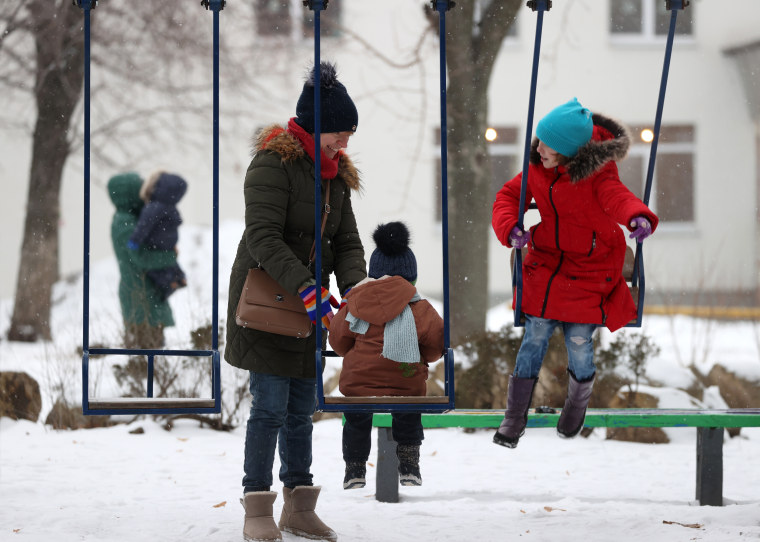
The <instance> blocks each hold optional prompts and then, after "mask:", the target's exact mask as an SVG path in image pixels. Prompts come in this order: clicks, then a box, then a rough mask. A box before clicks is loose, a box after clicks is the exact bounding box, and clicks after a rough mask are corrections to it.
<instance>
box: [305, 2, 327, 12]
mask: <svg viewBox="0 0 760 542" xmlns="http://www.w3.org/2000/svg"><path fill="white" fill-rule="evenodd" d="M317 3H319V4H322V7H321V8H320V9H323V10H325V9H327V4H329V3H330V0H321V1H320V0H303V5H304V7H307V8H309V9H310V10H312V11H314V10H315V6H316V4H317Z"/></svg>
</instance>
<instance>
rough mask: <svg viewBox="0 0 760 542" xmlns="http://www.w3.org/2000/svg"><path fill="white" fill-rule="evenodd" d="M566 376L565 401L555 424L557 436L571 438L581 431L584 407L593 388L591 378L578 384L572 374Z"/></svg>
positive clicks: (584, 417) (584, 416)
mask: <svg viewBox="0 0 760 542" xmlns="http://www.w3.org/2000/svg"><path fill="white" fill-rule="evenodd" d="M568 374H569V375H570V380H569V382H568V383H567V399H565V406H564V407H563V408H562V414H560V415H559V421H558V422H557V434H558V435H559V436H560V437H563V438H573V437H574V436H576V435H577V434H578V433H580V432H581V429H583V421H584V420H585V419H586V407H587V406H588V401H589V399H591V390H592V389H593V387H594V377H593V376H592V377H591V378H590V379H589V380H586V381H584V382H578V381H577V380H576V379H575V377H574V376H573V373H568Z"/></svg>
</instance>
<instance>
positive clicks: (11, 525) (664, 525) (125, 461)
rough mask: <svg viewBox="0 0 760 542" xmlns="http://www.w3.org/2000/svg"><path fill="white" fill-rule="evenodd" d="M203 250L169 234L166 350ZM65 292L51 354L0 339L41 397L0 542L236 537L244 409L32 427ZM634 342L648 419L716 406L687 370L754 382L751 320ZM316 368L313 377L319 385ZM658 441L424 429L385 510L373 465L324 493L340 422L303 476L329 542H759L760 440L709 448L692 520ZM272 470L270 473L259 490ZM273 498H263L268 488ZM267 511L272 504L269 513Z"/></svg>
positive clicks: (47, 404)
mask: <svg viewBox="0 0 760 542" xmlns="http://www.w3.org/2000/svg"><path fill="white" fill-rule="evenodd" d="M241 231H242V226H241V225H240V224H239V223H228V224H222V236H221V249H220V264H219V270H220V300H219V302H220V318H224V315H225V307H226V285H227V279H226V276H227V273H228V271H229V268H230V266H231V263H232V261H231V260H232V258H233V257H234V251H235V247H236V245H237V241H238V239H239V235H240V232H241ZM210 253H211V252H210V236H209V235H208V232H207V231H206V230H204V229H203V228H200V227H194V226H192V225H185V226H183V230H182V233H181V242H180V263H181V264H182V265H183V267H185V270H186V272H187V273H188V277H189V279H190V284H191V286H190V287H189V288H187V289H185V290H183V291H180V292H179V293H177V294H175V296H173V298H172V301H171V302H172V306H173V309H174V313H175V317H176V318H177V326H176V327H175V328H171V329H170V330H167V346H169V347H172V348H185V347H189V346H190V345H189V344H188V342H189V341H188V339H187V337H188V336H189V333H188V331H189V330H190V329H193V328H194V327H197V326H199V325H202V324H203V323H204V322H208V321H209V319H210V312H211V311H210V309H209V307H210V306H211V305H210V303H211V302H210V299H211V294H210V273H211V265H210V263H209V261H208V258H206V257H204V256H203V255H204V254H210ZM117 276H118V270H117V268H116V264H115V262H114V261H113V259H112V258H107V259H103V260H99V261H96V262H93V266H92V272H91V285H90V288H91V295H92V300H91V307H90V320H91V323H90V344H95V343H101V344H106V345H108V346H116V344H114V340H115V338H117V337H118V336H119V329H120V325H121V319H120V318H119V309H118V299H117V297H116V288H117V285H116V280H115V279H114V277H117ZM421 286H423V285H421ZM81 291H82V284H81V276H74V277H69V278H68V279H67V280H64V281H62V282H61V283H59V284H57V285H56V288H55V290H54V298H55V300H56V303H55V307H54V311H53V330H54V341H53V342H51V343H43V342H40V343H35V344H22V343H13V342H8V341H5V340H3V341H2V342H0V370H3V371H10V370H14V371H26V372H28V373H29V374H30V375H32V376H33V377H34V378H36V379H37V380H38V382H39V383H40V386H41V389H42V397H43V407H42V413H41V415H40V421H38V422H30V421H26V420H19V421H13V420H10V419H9V418H2V419H0V540H3V541H5V540H8V541H13V540H18V541H39V542H48V541H56V542H68V541H81V540H85V541H88V540H89V541H96V540H97V541H107V542H132V541H135V540H142V539H150V540H156V541H161V542H165V541H177V542H187V541H194V540H203V541H204V542H214V541H230V540H242V526H243V509H242V507H241V506H240V505H239V503H238V500H239V498H240V496H241V485H240V482H241V478H242V462H243V442H244V437H245V427H244V423H241V420H244V419H245V406H244V407H243V408H242V409H241V412H238V413H237V416H238V417H237V423H238V427H237V428H236V429H234V430H232V431H230V432H219V431H213V430H211V429H208V428H201V427H199V424H198V422H196V421H192V420H178V421H176V422H175V424H174V427H173V429H172V430H171V431H167V430H165V429H164V427H163V425H162V422H161V420H160V419H158V418H155V417H150V416H149V417H144V418H141V419H137V420H133V421H131V423H125V424H120V425H116V426H113V427H109V428H100V429H88V430H77V431H55V430H52V429H51V428H50V426H46V425H44V424H43V420H44V418H45V416H46V415H47V413H48V412H49V410H50V408H51V407H52V403H53V401H54V400H55V398H56V397H57V393H58V392H57V389H58V388H60V387H63V388H64V389H66V397H67V399H68V400H69V401H71V402H78V401H79V397H80V394H81V391H80V390H81V374H80V371H81V359H80V357H79V354H78V353H77V348H78V347H79V346H81V341H82V337H81V335H82V334H81V318H82V299H81ZM423 294H424V291H423ZM437 306H438V307H440V305H437ZM11 310H12V300H3V301H0V329H4V330H5V329H7V328H8V325H9V320H10V313H11ZM510 319H511V315H510V312H509V311H508V310H506V308H505V307H503V306H502V307H497V308H494V309H492V310H491V311H490V312H489V314H488V326H489V328H491V329H498V328H499V327H501V326H502V325H504V324H505V323H507V322H509V321H510ZM637 331H639V330H632V331H630V330H624V331H622V333H628V332H637ZM641 331H642V332H644V333H646V334H647V335H648V336H650V337H652V338H653V339H654V341H655V342H656V343H657V345H658V346H659V347H660V349H661V350H660V353H659V355H658V356H657V357H656V358H655V359H653V360H651V361H650V363H649V364H648V365H647V373H646V376H647V378H648V380H647V381H646V382H645V384H646V386H642V390H643V391H647V392H648V393H652V394H655V395H656V396H657V397H658V398H659V399H660V406H662V407H663V408H693V407H695V406H698V407H706V408H725V403H724V402H723V400H722V398H721V397H720V394H719V393H718V390H717V388H715V387H713V388H709V389H708V390H706V392H705V395H704V398H703V400H702V402H696V401H695V400H694V399H693V398H692V397H690V396H688V395H687V394H686V393H684V392H683V391H682V390H683V388H686V387H688V385H689V384H690V383H691V382H693V378H694V377H693V374H692V373H691V371H690V370H689V365H694V366H696V367H697V368H698V369H699V370H700V371H701V372H703V373H706V372H709V369H710V368H711V366H712V365H713V364H714V363H716V362H721V363H723V364H726V366H728V367H730V368H731V370H734V371H736V372H737V373H740V374H742V375H746V376H749V377H751V378H759V377H760V354H759V352H760V346H758V345H759V344H760V343H759V342H758V339H757V337H758V324H757V323H754V324H753V323H751V322H717V321H706V320H696V319H693V318H688V317H684V316H676V317H665V316H647V317H645V323H644V328H643V329H642V330H641ZM610 337H611V335H609V334H607V335H605V336H603V340H609V338H610ZM331 370H334V369H331V368H330V366H328V374H327V375H326V376H328V377H329V375H330V371H331ZM91 371H92V372H93V381H94V384H95V386H94V387H93V388H94V389H92V390H91V394H98V395H107V394H108V392H109V391H111V390H113V389H114V388H113V387H114V386H115V383H114V382H113V378H112V377H111V375H110V371H108V370H107V366H103V367H101V368H100V369H97V368H95V367H92V368H91ZM222 379H223V385H224V386H225V389H228V388H230V387H233V386H235V385H238V384H239V383H240V382H241V381H242V382H244V381H245V374H244V373H243V372H242V371H237V370H235V369H232V368H231V367H229V366H227V365H226V364H223V374H222ZM654 382H656V383H657V384H658V385H659V386H661V387H654V386H652V384H653V383H654ZM137 429H140V430H141V431H140V432H136V431H135V430H137ZM667 432H668V435H669V437H670V438H671V442H670V443H669V444H660V445H651V444H638V443H628V442H619V441H611V440H605V438H604V437H605V435H604V431H602V430H599V429H597V430H595V431H594V432H593V433H592V434H591V436H590V437H589V438H576V439H574V440H570V441H567V440H562V439H559V438H557V437H556V435H555V432H554V431H553V430H551V429H529V430H528V431H527V432H526V435H525V436H524V437H523V439H522V440H521V441H520V445H519V446H518V447H517V448H516V449H514V450H509V449H506V448H502V447H499V446H495V445H493V444H492V443H491V435H492V430H478V431H475V432H465V431H464V430H463V429H428V430H426V432H425V441H424V443H423V446H422V454H421V456H422V457H421V467H422V476H423V480H424V484H423V485H422V487H419V488H411V487H403V488H400V502H399V503H392V504H391V503H380V502H378V501H376V500H375V498H374V493H375V461H376V458H375V456H374V455H372V456H371V457H370V465H369V466H368V476H367V487H365V488H363V489H357V490H351V491H344V490H343V489H342V478H343V462H342V459H341V445H340V435H341V424H340V420H338V419H335V418H333V419H325V420H322V421H319V422H318V423H316V424H315V426H314V454H313V455H314V463H313V473H314V479H315V483H316V484H319V485H321V486H322V494H321V496H320V499H319V503H318V507H317V511H318V513H319V514H320V516H321V517H322V519H323V520H324V521H325V522H326V523H327V524H328V525H330V526H331V527H332V528H333V529H334V530H335V531H336V532H337V533H338V535H339V539H340V540H341V541H343V542H349V541H362V542H380V541H383V542H386V541H389V540H392V541H399V542H402V541H414V542H423V541H471V540H479V541H492V540H494V541H495V540H533V541H561V540H568V539H576V538H578V537H579V536H582V537H583V540H584V542H595V541H600V542H601V541H604V542H608V541H610V540H615V541H618V542H620V541H629V540H630V541H633V540H636V541H639V540H647V541H648V542H660V541H662V542H665V541H667V542H671V541H677V542H678V541H684V542H686V541H691V540H706V541H715V542H722V541H725V542H729V541H730V542H734V541H739V540H758V539H760V489H758V488H760V469H758V468H757V461H756V458H757V457H758V456H760V428H744V429H742V431H741V435H740V436H739V437H736V438H731V439H729V438H728V437H727V436H726V440H725V444H724V447H723V454H724V457H723V470H724V478H723V494H724V498H725V502H726V506H723V507H703V506H699V505H698V503H697V501H696V500H695V484H696V474H695V473H696V445H695V443H696V430H695V429H693V428H669V429H667ZM374 439H375V435H373V454H374V452H375V451H376V442H374ZM278 469H279V461H278V460H275V465H274V471H275V480H276V479H277V470H278ZM273 490H276V491H278V492H280V491H281V487H279V486H278V484H275V486H274V487H273ZM281 505H282V497H281V495H279V496H278V499H277V501H276V502H275V516H276V517H278V516H279V511H280V507H281ZM283 537H284V539H285V540H290V541H295V540H303V539H299V538H298V537H295V536H294V535H290V534H287V533H285V534H284V535H283Z"/></svg>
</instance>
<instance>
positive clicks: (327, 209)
mask: <svg viewBox="0 0 760 542" xmlns="http://www.w3.org/2000/svg"><path fill="white" fill-rule="evenodd" d="M326 186H327V190H326V194H325V205H324V207H322V228H321V229H320V231H319V238H320V239H322V235H324V233H325V224H327V215H329V214H330V179H327V184H326ZM316 251H317V239H316V237H315V238H314V242H313V243H312V244H311V251H310V252H309V265H311V264H313V263H314V258H315V257H316Z"/></svg>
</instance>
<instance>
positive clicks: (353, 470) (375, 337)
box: [330, 222, 443, 489]
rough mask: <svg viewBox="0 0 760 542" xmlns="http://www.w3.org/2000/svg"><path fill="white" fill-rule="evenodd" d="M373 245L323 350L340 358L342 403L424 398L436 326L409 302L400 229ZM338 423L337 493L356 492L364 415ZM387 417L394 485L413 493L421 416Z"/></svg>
mask: <svg viewBox="0 0 760 542" xmlns="http://www.w3.org/2000/svg"><path fill="white" fill-rule="evenodd" d="M373 239H374V240H375V243H376V244H377V249H376V250H375V251H374V252H373V253H372V256H371V258H370V261H369V278H367V279H365V280H364V281H362V282H360V283H359V284H357V285H356V286H355V287H354V288H353V289H352V290H351V291H350V292H348V293H347V294H346V305H345V306H343V307H342V308H341V309H340V310H339V311H338V313H337V314H336V315H335V317H334V318H333V320H332V323H331V324H330V345H331V346H332V347H333V350H335V352H336V353H337V354H338V355H340V356H343V370H342V371H341V374H340V391H341V392H342V393H343V395H345V396H347V397H350V396H370V397H378V396H414V395H425V393H426V388H427V385H426V380H427V377H428V364H429V363H432V362H434V361H437V360H438V359H440V358H441V356H442V355H443V319H442V318H441V317H440V315H439V314H438V313H437V312H436V310H435V309H434V308H433V306H432V305H431V304H430V303H429V302H428V301H426V300H424V299H420V296H419V295H418V294H417V289H416V288H415V286H414V284H415V283H416V282H417V260H416V258H415V257H414V253H413V252H412V251H411V250H410V249H409V230H407V228H406V226H405V225H404V224H403V223H401V222H389V223H388V224H383V225H380V226H378V227H377V229H376V230H375V232H374V234H373ZM345 417H346V424H345V425H344V426H343V459H344V461H345V462H346V474H345V478H344V479H343V489H353V488H360V487H364V485H365V483H366V482H365V476H366V463H367V459H368V458H369V452H370V445H371V435H372V413H371V412H346V413H345ZM392 417H393V423H392V428H391V431H392V433H393V440H395V441H396V443H397V446H396V455H397V456H398V459H399V479H400V482H401V485H404V486H419V485H421V484H422V476H421V475H420V445H421V444H422V439H423V438H424V435H423V430H422V416H421V414H420V413H419V412H394V413H393V414H392Z"/></svg>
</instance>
